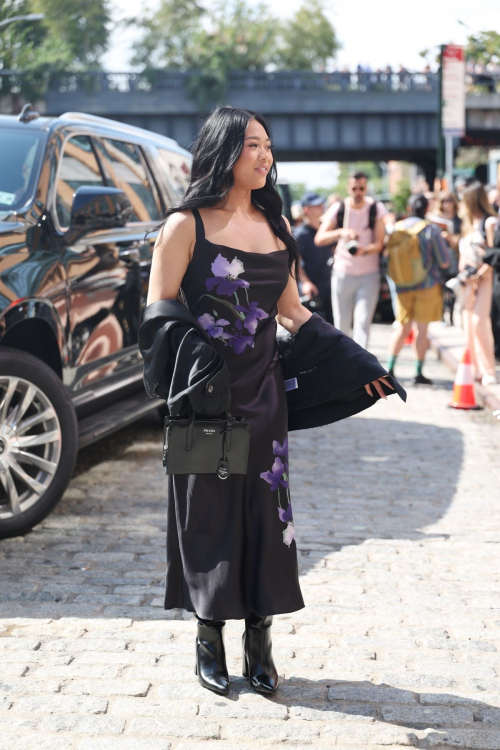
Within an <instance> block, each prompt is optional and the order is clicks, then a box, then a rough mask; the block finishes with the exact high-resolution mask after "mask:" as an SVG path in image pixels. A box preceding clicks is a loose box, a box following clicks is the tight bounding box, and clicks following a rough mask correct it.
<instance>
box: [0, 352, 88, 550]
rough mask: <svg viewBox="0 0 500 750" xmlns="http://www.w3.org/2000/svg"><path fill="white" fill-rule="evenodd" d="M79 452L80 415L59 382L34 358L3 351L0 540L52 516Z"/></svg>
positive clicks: (0, 367)
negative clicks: (78, 416) (78, 419)
mask: <svg viewBox="0 0 500 750" xmlns="http://www.w3.org/2000/svg"><path fill="white" fill-rule="evenodd" d="M77 452H78V422H77V417H76V412H75V409H74V406H73V404H72V402H71V399H70V398H69V396H68V394H67V391H66V389H65V387H64V385H63V384H62V382H61V380H60V378H59V377H58V376H57V374H56V373H55V372H54V371H53V370H52V369H51V368H50V367H49V366H48V365H46V364H45V363H44V362H42V361H41V360H40V359H38V358H37V357H34V356H33V355H32V354H28V353H27V352H23V351H20V350H18V349H11V348H8V347H0V539H5V538H7V537H12V536H18V535H20V534H25V533H26V532H28V531H30V530H31V529H32V528H33V526H35V525H36V524H38V523H40V521H42V520H43V519H44V518H45V517H46V516H47V515H48V514H49V513H50V511H51V510H52V509H53V508H54V507H55V505H57V503H58V502H59V500H60V499H61V497H62V495H63V494H64V491H65V489H66V487H67V486H68V484H69V481H70V479H71V477H72V475H73V470H74V466H75V460H76V455H77Z"/></svg>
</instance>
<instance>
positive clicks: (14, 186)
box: [0, 128, 44, 212]
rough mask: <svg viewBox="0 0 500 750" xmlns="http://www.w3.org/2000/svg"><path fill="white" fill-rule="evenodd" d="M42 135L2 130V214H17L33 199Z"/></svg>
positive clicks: (0, 170) (0, 198)
mask: <svg viewBox="0 0 500 750" xmlns="http://www.w3.org/2000/svg"><path fill="white" fill-rule="evenodd" d="M43 136H44V134H43V133H41V132H34V131H30V132H22V130H17V129H16V130H9V129H4V128H0V211H2V212H4V211H9V212H11V211H18V210H19V209H20V208H22V207H23V206H24V205H25V204H26V203H28V202H29V200H30V199H31V198H32V196H33V194H34V192H35V180H36V176H37V171H38V170H37V167H38V164H39V162H40V153H41V150H42V138H43Z"/></svg>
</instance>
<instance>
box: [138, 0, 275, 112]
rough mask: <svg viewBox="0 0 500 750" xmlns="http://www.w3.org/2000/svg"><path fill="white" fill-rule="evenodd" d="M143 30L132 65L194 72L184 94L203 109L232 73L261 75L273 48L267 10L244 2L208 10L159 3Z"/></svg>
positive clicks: (190, 1) (182, 2)
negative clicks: (240, 72)
mask: <svg viewBox="0 0 500 750" xmlns="http://www.w3.org/2000/svg"><path fill="white" fill-rule="evenodd" d="M142 26H143V27H144V29H145V34H144V37H143V38H142V40H141V41H140V42H139V44H138V45H137V46H136V53H135V56H134V58H133V62H136V63H137V62H139V63H140V62H142V63H143V64H144V65H146V68H151V67H153V66H154V65H161V66H165V67H168V68H170V69H174V70H189V71H192V72H193V75H192V76H190V80H189V82H188V90H190V91H191V94H192V95H193V96H194V97H195V98H196V99H197V101H198V104H199V105H200V107H201V108H202V109H203V108H205V107H206V106H208V104H209V103H210V102H213V101H214V100H217V99H219V98H221V97H222V96H224V93H225V89H226V85H227V79H228V76H229V74H230V72H231V71H233V70H264V69H265V67H266V66H267V65H269V64H270V62H271V61H272V57H273V54H274V52H275V48H276V45H275V36H276V24H275V23H274V19H273V18H272V16H271V15H270V13H269V11H268V9H267V7H266V6H265V5H257V6H250V5H248V4H247V2H246V1H245V0H230V2H224V0H217V1H216V2H214V3H211V4H210V6H209V10H206V11H205V10H203V9H202V8H201V6H199V5H198V3H197V2H196V0H162V4H161V6H160V8H159V10H158V11H156V13H154V14H153V15H152V16H150V17H149V18H148V19H147V20H146V22H145V23H143V24H142ZM166 29H169V33H168V34H166V33H165V30H166Z"/></svg>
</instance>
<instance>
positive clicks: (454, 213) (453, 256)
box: [436, 190, 462, 325]
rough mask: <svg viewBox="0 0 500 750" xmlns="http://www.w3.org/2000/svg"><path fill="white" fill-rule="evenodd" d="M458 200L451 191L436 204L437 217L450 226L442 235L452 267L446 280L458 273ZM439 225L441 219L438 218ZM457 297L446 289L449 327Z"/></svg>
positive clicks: (442, 194)
mask: <svg viewBox="0 0 500 750" xmlns="http://www.w3.org/2000/svg"><path fill="white" fill-rule="evenodd" d="M458 206H459V204H458V199H457V196H456V195H455V193H454V192H453V191H451V190H449V191H446V190H445V191H443V192H442V193H440V194H439V196H438V200H437V204H436V216H437V217H440V218H443V219H446V221H447V223H448V226H447V228H446V229H444V230H443V232H442V233H441V234H442V236H443V238H444V239H445V240H446V243H447V245H448V247H449V248H450V265H449V266H448V268H447V269H446V271H445V272H444V273H443V276H444V280H445V281H448V280H449V279H452V278H454V277H455V276H456V275H457V273H458V256H459V254H458V243H459V241H460V237H461V234H462V219H461V218H460V217H459V215H458ZM438 223H439V218H438ZM454 308H455V295H454V294H453V292H452V291H451V289H449V288H448V287H444V309H445V310H448V314H449V325H453V311H454Z"/></svg>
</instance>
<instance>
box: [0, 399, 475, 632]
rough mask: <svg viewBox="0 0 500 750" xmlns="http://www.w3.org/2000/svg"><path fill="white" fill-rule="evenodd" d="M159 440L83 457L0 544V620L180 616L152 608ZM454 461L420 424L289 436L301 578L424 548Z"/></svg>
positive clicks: (153, 423)
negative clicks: (332, 563) (384, 546)
mask: <svg viewBox="0 0 500 750" xmlns="http://www.w3.org/2000/svg"><path fill="white" fill-rule="evenodd" d="M161 432H162V428H161V423H160V420H159V418H158V415H157V414H156V413H153V414H150V415H148V416H147V417H145V418H144V419H142V420H141V421H139V422H137V423H135V424H134V425H132V426H130V427H129V428H127V429H124V430H121V431H120V432H119V433H116V434H115V435H112V436H111V437H110V438H108V439H106V440H104V441H101V442H99V443H96V444H95V445H93V446H90V447H88V448H86V449H85V450H83V451H82V452H81V453H80V456H79V459H78V465H77V469H76V472H75V477H74V478H73V480H72V482H71V485H70V487H69V489H68V491H67V492H66V494H65V497H64V498H63V500H62V501H61V503H60V504H59V506H58V507H57V508H56V509H55V511H54V512H53V513H52V514H51V515H50V516H49V517H48V518H47V519H46V520H45V521H44V522H43V523H42V524H41V525H40V526H38V527H37V528H36V529H35V530H34V531H33V532H32V533H30V534H27V535H26V536H25V537H24V538H22V539H20V541H21V542H22V545H20V544H19V538H18V540H17V541H14V540H5V542H2V543H0V567H1V568H2V581H1V582H0V599H1V601H0V617H1V616H9V613H10V612H11V613H12V614H11V615H10V616H18V613H17V612H18V610H21V612H20V614H22V613H23V612H25V613H26V614H29V615H30V616H35V617H37V616H39V617H51V616H52V617H61V616H64V615H65V614H68V615H69V616H73V615H74V616H88V617H103V618H106V617H132V618H134V619H140V620H148V619H162V618H163V619H168V618H169V617H170V618H172V617H176V618H178V617H180V616H181V615H180V613H179V612H172V613H167V612H165V611H164V610H163V608H162V606H161V605H160V604H159V598H161V597H162V595H163V594H162V586H163V579H164V570H165V567H164V566H165V553H164V544H165V516H166V508H165V503H166V482H165V475H164V473H163V470H162V468H161ZM462 454H463V445H462V435H461V433H460V432H459V431H458V430H455V429H449V428H443V427H437V426H435V425H432V424H422V423H415V422H402V421H396V420H390V419H389V420H383V419H376V418H368V419H367V418H364V417H363V418H354V419H351V420H346V421H345V422H340V423H338V424H336V425H331V426H329V427H326V428H322V429H320V430H311V431H307V432H306V431H304V432H299V433H293V437H292V441H291V456H290V464H291V467H292V475H291V487H292V502H293V504H294V511H295V513H294V516H295V523H296V529H297V539H298V550H299V558H300V566H301V572H302V573H306V572H307V571H308V570H309V569H310V568H313V567H314V566H315V565H316V564H317V563H318V561H320V560H321V559H322V558H323V557H325V556H327V555H329V556H331V555H332V553H335V552H336V551H338V550H339V549H341V548H342V547H343V546H346V545H356V544H360V543H362V542H363V541H364V540H365V539H369V538H372V539H410V540H418V539H422V538H426V537H427V536H428V535H427V534H426V532H425V527H427V526H429V525H431V524H433V523H435V522H436V521H438V520H439V519H440V518H442V516H443V515H444V514H445V513H446V511H447V509H448V507H449V505H450V503H451V502H452V499H453V495H454V492H455V488H456V482H457V478H458V475H459V472H460V467H461V463H462ZM334 557H335V555H334ZM330 559H331V558H330ZM331 575H332V576H335V575H337V574H336V573H334V572H332V574H331ZM340 575H341V573H340ZM58 581H60V583H58ZM25 583H26V584H27V585H26V586H24V584H25ZM28 583H29V584H30V585H28ZM37 583H38V585H37ZM110 599H111V601H112V606H108V605H109V601H110ZM154 599H156V601H155V605H154V606H151V603H152V601H153V600H154ZM30 604H31V605H32V607H31V608H30V609H29V611H28V608H29V605H30Z"/></svg>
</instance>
